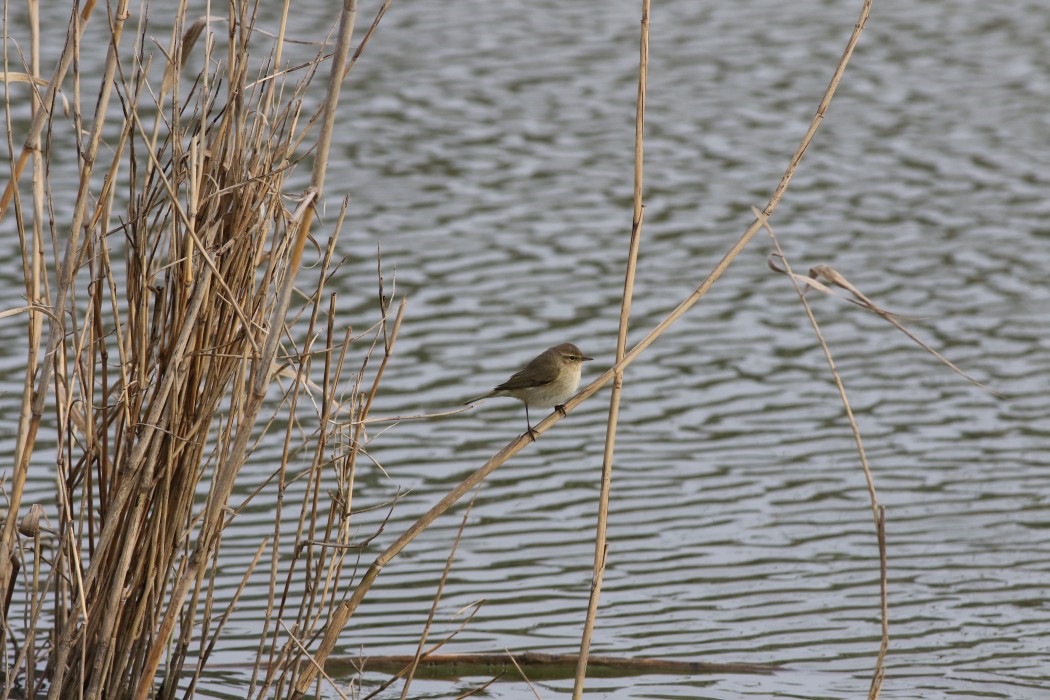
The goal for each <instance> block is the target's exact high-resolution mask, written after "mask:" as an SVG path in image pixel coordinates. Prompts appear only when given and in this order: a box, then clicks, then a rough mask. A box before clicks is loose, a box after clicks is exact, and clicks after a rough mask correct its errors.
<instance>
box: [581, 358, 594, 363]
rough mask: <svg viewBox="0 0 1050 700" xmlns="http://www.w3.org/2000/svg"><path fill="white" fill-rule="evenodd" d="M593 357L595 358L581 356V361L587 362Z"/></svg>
mask: <svg viewBox="0 0 1050 700" xmlns="http://www.w3.org/2000/svg"><path fill="white" fill-rule="evenodd" d="M593 359H594V358H593V357H581V358H580V361H581V362H587V361H588V360H593Z"/></svg>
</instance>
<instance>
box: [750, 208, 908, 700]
mask: <svg viewBox="0 0 1050 700" xmlns="http://www.w3.org/2000/svg"><path fill="white" fill-rule="evenodd" d="M752 211H753V212H754V214H755V215H756V216H757V217H758V218H759V220H760V221H761V222H762V226H763V228H765V229H766V231H767V232H768V233H769V237H770V238H771V239H772V240H773V245H774V247H775V248H776V251H777V255H778V257H779V258H780V260H781V262H783V263H784V269H785V270H786V271H787V274H788V278H789V279H790V280H791V285H792V287H793V288H794V290H795V294H797V295H798V298H799V301H800V302H801V303H802V308H803V310H804V311H805V312H806V318H808V319H809V323H810V326H811V327H812V328H813V333H814V335H816V337H817V341H818V342H819V343H820V349H821V350H822V351H823V353H824V359H825V360H826V361H827V363H828V369H829V370H830V371H831V377H832V379H833V380H834V382H835V389H836V390H837V391H838V394H839V399H840V400H841V401H842V408H843V410H844V411H845V413H846V419H847V420H848V421H849V427H850V432H851V433H852V434H853V442H854V444H855V445H856V447H857V455H858V456H859V458H860V465H861V468H862V469H863V470H864V479H865V481H866V483H867V485H868V498H869V500H870V501H871V514H872V517H873V519H874V521H875V537H876V540H877V541H878V546H879V572H880V575H879V611H880V614H881V618H882V640H881V643H880V645H879V653H878V656H877V657H876V660H875V671H874V673H873V675H872V681H871V689H870V691H869V700H877V698H878V696H879V691H880V689H881V688H882V679H883V678H884V677H885V675H886V652H887V650H888V649H889V641H890V628H889V608H888V603H887V590H886V509H885V507H884V506H881V505H879V497H878V493H877V492H876V491H875V477H874V476H872V473H871V464H870V463H869V462H868V454H867V451H866V450H865V449H864V440H863V439H862V438H861V434H860V426H859V425H857V418H856V416H855V415H854V414H853V407H852V406H851V405H850V402H849V396H848V395H847V394H846V385H845V384H844V383H843V382H842V375H840V374H839V371H838V368H837V367H836V366H835V359H834V358H833V357H832V355H831V348H830V347H829V346H828V343H827V341H826V340H825V339H824V334H823V332H821V330H820V324H819V323H818V322H817V317H816V316H815V315H814V314H813V308H812V307H811V306H810V304H809V301H807V300H806V297H805V295H804V294H803V290H802V287H801V286H800V285H799V282H798V279H799V278H798V277H796V276H795V274H794V272H792V270H791V263H790V262H788V259H787V256H786V255H784V250H783V248H781V247H780V240H779V239H778V238H777V236H776V233H774V232H773V227H772V226H770V225H769V218H768V217H767V216H765V215H764V214H762V212H759V211H758V210H757V209H752Z"/></svg>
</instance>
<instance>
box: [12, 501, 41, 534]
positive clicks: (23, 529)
mask: <svg viewBox="0 0 1050 700" xmlns="http://www.w3.org/2000/svg"><path fill="white" fill-rule="evenodd" d="M43 517H44V506H42V505H40V504H39V503H34V504H33V505H31V506H29V512H27V513H26V514H25V515H23V516H22V520H20V521H19V523H18V532H19V533H21V534H22V536H23V537H36V536H37V535H39V534H40V521H41V519H43Z"/></svg>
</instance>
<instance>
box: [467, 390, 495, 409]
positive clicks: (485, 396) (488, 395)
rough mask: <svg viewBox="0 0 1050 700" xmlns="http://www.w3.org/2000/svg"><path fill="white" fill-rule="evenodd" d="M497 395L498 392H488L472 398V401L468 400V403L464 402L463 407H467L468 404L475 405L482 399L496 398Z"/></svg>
mask: <svg viewBox="0 0 1050 700" xmlns="http://www.w3.org/2000/svg"><path fill="white" fill-rule="evenodd" d="M497 394H499V392H498V391H490V392H489V393H487V394H482V395H481V396H475V397H474V398H472V399H470V400H468V401H464V402H463V405H464V406H469V405H470V404H472V403H477V402H478V401H481V400H482V399H491V398H492V397H493V396H496V395H497Z"/></svg>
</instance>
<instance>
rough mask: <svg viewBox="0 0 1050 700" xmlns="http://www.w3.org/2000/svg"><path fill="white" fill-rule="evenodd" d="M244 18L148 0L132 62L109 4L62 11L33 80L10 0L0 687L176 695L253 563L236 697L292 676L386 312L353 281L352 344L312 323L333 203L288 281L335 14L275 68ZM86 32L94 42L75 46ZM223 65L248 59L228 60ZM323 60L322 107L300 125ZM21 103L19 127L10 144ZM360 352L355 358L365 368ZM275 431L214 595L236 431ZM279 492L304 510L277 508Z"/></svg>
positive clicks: (314, 187) (335, 73)
mask: <svg viewBox="0 0 1050 700" xmlns="http://www.w3.org/2000/svg"><path fill="white" fill-rule="evenodd" d="M252 7H253V6H252V5H250V4H246V3H232V2H231V3H230V4H229V6H228V7H227V8H226V13H225V14H224V15H222V16H210V17H194V16H190V15H188V12H187V9H186V7H185V4H183V5H182V6H181V7H180V8H179V10H178V12H177V13H176V14H175V16H174V18H170V17H164V18H159V17H157V16H156V15H158V14H159V12H160V10H159V9H156V8H155V9H154V10H153V11H152V12H153V14H154V15H155V16H154V17H151V18H150V20H151V21H152V22H158V21H161V20H163V22H165V23H167V22H169V21H170V22H171V26H172V32H171V36H170V42H169V44H168V45H167V46H165V47H163V48H162V49H160V50H158V49H157V47H156V46H154V45H153V40H152V39H151V37H150V34H148V33H147V30H146V27H147V21H146V19H147V18H146V17H145V16H140V17H139V18H138V20H137V24H135V25H132V24H131V22H132V21H133V20H132V17H131V15H130V13H129V8H128V6H127V3H126V2H121V3H117V4H116V5H115V6H113V7H112V8H108V9H110V10H112V12H113V13H112V14H111V15H109V16H108V17H107V16H106V10H105V9H103V10H101V11H100V9H99V8H97V7H95V5H94V3H86V4H85V5H83V6H82V7H81V8H79V12H78V13H76V12H75V13H74V14H73V15H72V16H71V18H70V25H69V31H68V35H67V38H66V43H65V47H64V50H63V53H62V57H61V59H60V60H59V62H58V64H57V66H56V67H55V70H54V73H53V74H52V75H51V76H50V78H40V77H39V75H40V65H39V58H38V55H39V53H38V52H39V45H40V31H39V29H40V28H39V23H38V19H37V17H38V15H37V13H36V12H35V8H34V12H33V13H31V25H32V26H31V33H32V37H31V43H32V46H33V51H32V57H30V58H29V59H28V60H27V61H26V62H24V63H22V64H21V65H20V66H19V67H18V68H17V69H16V68H15V66H14V65H13V63H14V61H13V59H14V58H15V56H16V54H15V53H14V52H13V51H12V50H11V49H12V45H11V44H9V43H6V42H5V46H6V47H7V49H8V50H7V51H6V52H5V59H6V64H7V69H6V70H5V73H4V75H5V85H4V88H5V107H6V111H7V117H8V118H7V125H8V126H7V136H8V148H9V154H10V159H9V162H10V163H11V172H10V179H9V180H8V182H7V187H6V189H5V191H4V194H3V198H2V200H0V220H3V221H4V222H5V226H10V225H11V224H12V223H13V225H14V227H15V228H16V229H17V231H18V234H19V236H20V237H21V241H22V251H23V258H22V263H23V273H24V276H25V281H26V287H25V295H26V298H27V304H26V307H25V308H23V309H20V310H19V311H20V312H21V313H22V314H24V315H25V317H26V319H27V339H28V346H27V354H26V357H27V361H26V367H27V369H26V373H25V390H24V396H23V399H24V401H23V410H22V414H21V417H20V423H19V439H18V444H17V448H16V455H15V468H14V471H13V474H12V476H11V479H10V480H9V481H6V482H5V483H4V488H5V494H4V496H5V498H6V500H7V517H6V518H5V521H4V530H3V544H4V551H5V552H9V553H10V556H3V557H0V591H3V592H4V593H5V605H4V609H3V612H4V620H3V622H4V624H3V630H2V633H0V634H2V635H3V644H4V649H5V652H6V654H5V657H6V664H5V666H4V668H3V669H2V670H3V675H2V684H3V695H4V697H9V696H11V695H12V694H14V693H16V692H17V693H18V694H25V695H26V696H29V697H36V696H41V695H44V694H46V695H47V696H48V697H51V698H69V697H85V698H103V697H104V698H122V697H139V698H141V697H162V698H171V697H176V696H181V695H183V694H186V695H192V693H193V692H194V689H195V685H196V683H197V681H198V679H199V678H200V677H201V674H202V673H203V671H204V669H205V668H206V665H207V663H208V661H209V659H210V658H211V656H212V654H213V652H214V649H215V646H216V640H217V639H218V637H219V635H220V634H221V632H222V630H223V628H224V625H225V624H226V622H227V621H228V620H229V618H230V614H231V612H232V611H233V609H234V606H235V605H236V603H237V598H238V596H239V595H240V593H241V591H242V590H243V588H244V586H245V584H246V582H247V580H248V577H249V576H250V575H252V574H253V573H254V572H255V570H256V568H257V567H261V570H262V572H263V574H264V575H265V574H266V572H267V570H268V576H269V601H268V608H267V614H266V620H265V632H264V634H263V635H262V638H261V639H260V643H259V653H258V655H257V659H258V661H257V664H256V668H255V675H254V678H253V682H252V687H251V688H250V689H249V692H250V693H252V694H256V695H259V696H262V695H278V696H279V695H281V694H282V692H283V691H282V690H281V689H282V688H285V687H287V686H288V685H289V684H290V683H291V682H293V681H294V680H295V679H296V678H297V675H296V674H297V669H298V665H297V664H298V662H299V660H300V658H301V647H300V643H299V639H300V638H302V637H308V636H309V635H311V634H312V633H314V632H315V631H316V628H317V627H318V626H319V625H320V624H321V623H323V621H324V619H325V617H326V611H327V610H328V608H329V607H330V606H331V605H333V604H334V603H335V602H337V601H338V600H339V599H340V598H341V595H342V593H341V590H342V588H343V586H345V585H346V583H347V578H348V574H347V572H346V570H345V567H346V565H347V563H348V562H349V563H353V561H354V557H355V556H356V554H355V552H356V549H355V548H354V543H353V542H351V539H350V528H349V524H348V523H349V515H350V507H351V502H352V494H353V482H354V473H355V461H356V457H357V455H358V454H359V451H360V448H359V445H360V442H361V440H362V434H361V429H360V426H361V425H362V422H361V421H362V419H363V418H364V417H365V416H366V415H367V412H368V408H369V406H370V404H371V399H372V397H374V395H375V392H376V390H377V388H378V381H379V378H380V377H381V375H382V368H383V367H384V366H385V363H386V360H387V359H389V357H390V353H391V351H392V349H393V345H394V342H395V339H396V335H397V328H398V326H399V324H400V313H397V312H398V311H401V312H403V306H402V307H401V308H400V310H399V309H398V308H397V306H396V305H394V306H393V311H394V312H395V313H393V314H389V315H388V312H389V311H391V303H390V300H389V299H388V298H387V297H386V296H385V295H384V293H383V290H382V281H381V277H380V281H379V290H380V291H379V294H378V295H377V299H379V301H378V302H377V307H376V310H375V316H374V317H373V318H371V319H367V320H366V321H365V322H364V323H363V324H362V325H364V326H366V327H369V330H368V331H367V332H365V333H363V334H361V336H359V337H351V335H350V332H349V330H348V329H346V328H345V327H344V326H343V325H341V324H340V323H339V322H338V321H337V320H336V318H335V311H336V308H337V306H336V304H337V301H336V298H335V295H334V294H332V293H330V292H329V291H328V290H327V282H328V280H329V279H330V276H331V275H332V274H333V273H334V271H335V269H336V267H337V259H336V255H335V251H336V242H337V240H338V235H339V231H340V229H341V225H342V221H343V217H342V215H340V216H339V218H338V220H337V221H336V222H335V224H334V226H331V230H330V231H327V232H325V233H324V234H323V236H319V238H320V239H321V240H319V241H317V242H315V243H314V244H312V245H311V250H312V251H314V252H315V253H316V255H315V259H313V260H311V261H310V263H311V269H310V271H309V273H308V274H300V270H301V268H302V266H303V251H304V248H305V247H306V245H307V243H308V241H309V240H310V237H311V234H312V231H311V227H312V223H313V218H314V217H313V212H314V207H315V205H316V203H317V201H318V199H319V197H320V193H321V191H322V190H323V185H324V173H325V170H326V168H327V163H328V160H327V156H328V144H329V143H330V141H331V130H332V125H333V123H334V118H335V113H336V109H337V105H338V96H339V87H340V85H341V84H342V82H343V78H344V76H345V66H346V59H347V56H348V50H349V45H350V44H349V38H350V36H351V33H352V31H353V27H354V20H355V18H356V3H355V2H349V1H348V2H347V3H346V4H345V7H344V8H343V12H342V14H341V16H340V15H333V20H336V19H338V20H339V32H338V35H337V36H336V37H335V39H334V41H333V43H331V44H326V45H324V46H321V47H319V50H318V53H317V55H316V57H315V58H314V60H312V61H309V62H307V63H305V64H303V65H300V66H297V67H294V68H293V69H289V66H287V65H285V61H284V60H283V58H282V54H283V49H284V27H283V26H282V27H281V29H280V32H279V33H278V34H277V35H276V37H272V36H264V35H260V34H258V33H257V32H256V30H255V17H254V15H253V14H252V9H251V8H252ZM289 8H290V3H289V4H288V5H286V7H285V14H284V16H285V17H287V11H288V9H289ZM99 23H102V25H103V28H104V31H103V34H104V35H105V37H106V40H105V41H101V42H97V41H95V42H92V41H86V40H85V37H86V36H89V34H88V33H87V32H86V30H87V29H88V28H89V27H91V28H92V29H94V28H95V27H94V25H97V24H99ZM152 31H155V30H152ZM96 36H97V34H96ZM249 47H250V48H251V51H249ZM263 47H265V48H263ZM333 47H334V54H333ZM89 51H90V52H95V51H97V52H101V53H102V54H103V55H105V56H106V58H105V70H104V72H103V75H101V76H87V75H80V74H79V73H78V72H77V70H76V68H77V66H79V65H81V63H82V60H83V59H84V58H86V56H87V53H88V52H89ZM250 54H251V55H256V56H259V55H260V54H262V55H265V56H266V59H265V60H263V61H261V65H259V61H257V62H256V63H257V65H254V66H253V65H252V64H250V63H249V61H248V56H249V55H250ZM191 56H192V57H193V58H194V59H195V60H194V61H193V62H192V63H193V64H195V65H201V66H203V68H202V69H200V70H199V71H198V72H197V73H196V74H192V73H188V71H187V70H186V68H185V66H186V65H187V62H188V61H189V59H190V58H191ZM325 66H329V67H331V66H334V69H330V71H331V77H330V78H329V87H328V91H327V97H326V100H325V102H324V104H323V105H322V106H321V107H320V108H319V109H317V110H316V111H314V112H307V111H305V109H304V105H305V104H308V103H309V102H308V99H307V91H308V89H310V86H311V83H312V81H313V80H314V78H315V77H316V76H317V75H318V74H319V70H320V69H321V68H323V67H325ZM20 77H25V78H26V79H27V80H26V81H25V82H26V83H28V79H30V78H31V79H32V80H33V81H34V82H35V83H36V84H37V85H41V86H42V87H41V89H40V90H38V91H34V90H31V89H29V87H28V84H26V85H23V84H21V82H22V81H21V80H20ZM94 80H98V82H97V84H92V81H94ZM27 101H31V102H32V104H33V115H32V123H31V126H30V128H29V130H28V135H27V134H25V133H15V130H14V128H13V127H12V124H13V122H14V120H13V119H12V114H13V113H15V112H16V111H17V110H18V107H19V104H25V103H26V102H27ZM16 143H24V146H23V147H22V148H21V149H18V148H16V147H15V146H14V144H16ZM56 143H65V144H69V143H73V144H75V154H74V155H75V157H76V159H77V163H78V173H79V183H78V186H77V187H76V188H68V187H61V186H57V185H53V184H52V183H51V182H50V180H49V176H50V174H51V172H52V169H51V167H50V166H51V164H52V161H56V160H57V161H58V162H65V163H68V161H69V159H70V158H71V157H72V156H71V155H70V154H69V153H68V152H65V151H63V150H60V149H58V148H56V147H54V144H56ZM311 167H312V172H310V168H311ZM24 169H28V173H27V176H26V177H20V176H21V175H22V173H23V170H24ZM55 169H56V170H57V166H56V168H55ZM304 170H305V171H306V173H307V174H303V172H301V171H304ZM296 181H297V182H299V183H300V184H299V185H298V187H293V185H292V184H291V183H293V182H296ZM306 182H309V186H307V187H305V188H304V187H303V183H306ZM343 213H345V203H344V210H343ZM48 215H50V218H49V216H48ZM300 277H303V278H307V279H306V281H305V283H304V282H303V280H301V279H298V278H300ZM297 284H303V286H302V287H297V286H296V285H297ZM373 284H375V282H374V281H373V282H370V283H369V285H370V286H371V285H373ZM370 359H371V362H372V368H374V367H375V366H376V365H378V366H379V369H378V371H375V370H374V369H372V370H371V371H369V373H368V374H367V379H366V373H365V366H366V365H367V364H368V363H369V361H370ZM355 372H356V375H357V376H356V377H355V376H354V373H355ZM368 380H371V383H369V381H368ZM347 385H349V386H350V387H352V389H350V390H349V391H346V390H342V391H341V390H340V389H339V387H342V386H347ZM355 425H356V426H357V427H356V429H355V428H354V427H353V426H355ZM51 430H53V431H54V434H53V435H50V434H48V435H46V436H45V432H46V431H51ZM277 431H283V433H284V450H283V455H282V456H281V458H280V459H279V460H278V461H276V462H275V463H273V464H272V465H269V466H270V468H271V469H272V472H271V476H270V478H269V479H268V480H267V483H265V484H264V485H263V487H265V488H271V489H274V490H275V491H276V492H277V493H278V494H279V496H278V513H277V514H276V519H275V522H276V524H275V525H274V528H273V532H272V533H270V536H269V537H267V538H266V539H265V541H263V542H262V544H261V545H260V546H259V548H258V550H257V551H256V552H255V554H254V556H252V557H251V560H250V563H249V564H248V567H247V570H246V571H245V570H243V568H241V569H240V570H238V571H237V575H236V578H238V579H239V580H240V583H239V585H237V586H233V587H232V590H231V586H230V583H229V576H230V573H229V571H228V569H227V568H225V567H224V563H223V552H224V549H223V542H222V539H223V531H224V529H225V528H226V527H227V526H229V525H230V523H231V522H233V521H235V520H236V519H237V518H238V517H239V515H240V513H241V511H242V508H243V506H245V505H246V504H247V502H248V501H247V500H245V501H244V502H242V503H235V502H234V499H233V498H231V495H232V494H233V493H234V486H235V483H236V480H237V476H238V474H239V472H240V469H241V467H242V466H243V465H244V464H245V462H246V460H247V459H248V457H249V455H250V454H251V450H252V447H253V445H256V444H258V441H259V440H260V439H261V436H262V435H264V434H266V433H275V432H277ZM303 435H305V437H302V436H303ZM38 444H53V445H54V450H53V451H51V450H48V451H46V452H44V453H40V454H38V453H37V452H36V451H35V448H36V447H37V445H38ZM30 469H34V470H47V469H51V470H53V471H54V477H55V484H56V499H57V512H56V513H54V514H52V516H51V517H45V514H46V510H45V509H43V508H41V507H39V506H36V505H35V504H30V503H26V502H25V501H24V494H25V485H26V476H27V474H28V471H29V470H30ZM293 481H296V482H298V483H297V488H298V491H297V493H299V494H302V495H303V498H302V500H301V502H297V503H294V504H286V503H285V501H284V498H283V496H284V493H285V490H286V489H288V488H289V486H290V484H291V483H292V482H293ZM333 494H334V498H333V497H332V495H333ZM237 498H243V497H242V496H238V497H237ZM248 500H250V498H249V499H248ZM330 502H331V503H332V505H331V507H329V503H330ZM286 509H294V510H291V511H290V512H291V513H292V514H295V513H296V512H297V518H296V519H295V522H296V523H297V524H296V526H295V530H294V532H288V531H286V530H287V525H284V526H282V523H284V522H285V521H287V520H289V518H288V514H287V513H285V510H286ZM23 513H25V514H26V515H25V517H22V518H20V517H19V516H20V515H21V514H23ZM292 543H294V545H295V546H292V547H290V546H289V545H290V544H292ZM289 549H292V550H293V551H294V556H293V557H291V560H290V561H289V560H288V559H287V557H286V553H287V551H288V550H289ZM282 557H283V558H282Z"/></svg>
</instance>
